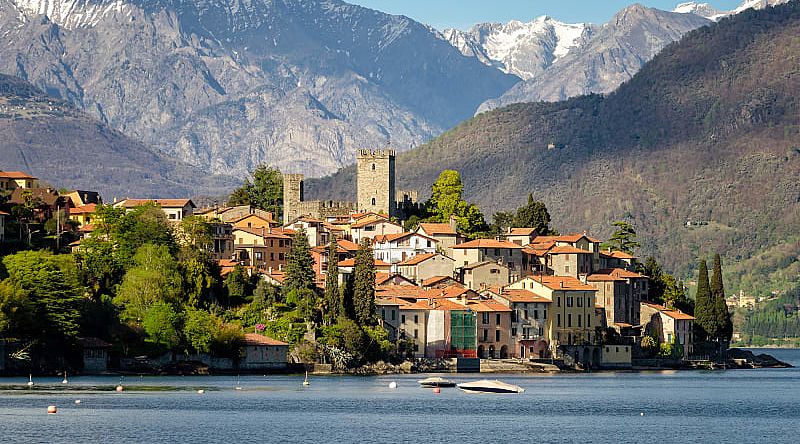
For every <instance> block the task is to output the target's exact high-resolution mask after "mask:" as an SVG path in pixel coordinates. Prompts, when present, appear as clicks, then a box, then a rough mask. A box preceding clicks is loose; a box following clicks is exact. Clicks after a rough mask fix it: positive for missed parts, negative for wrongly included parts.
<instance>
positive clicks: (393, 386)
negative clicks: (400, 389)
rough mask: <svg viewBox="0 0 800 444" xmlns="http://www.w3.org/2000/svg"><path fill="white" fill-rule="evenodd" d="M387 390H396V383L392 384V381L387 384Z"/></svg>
mask: <svg viewBox="0 0 800 444" xmlns="http://www.w3.org/2000/svg"><path fill="white" fill-rule="evenodd" d="M389 388H390V389H396V388H397V383H396V382H394V381H392V382H390V383H389Z"/></svg>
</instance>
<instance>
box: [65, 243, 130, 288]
mask: <svg viewBox="0 0 800 444" xmlns="http://www.w3.org/2000/svg"><path fill="white" fill-rule="evenodd" d="M115 250H116V249H115V248H114V244H113V242H111V241H109V240H108V239H106V238H103V237H101V236H99V235H97V236H90V237H86V238H84V239H82V240H81V245H80V248H78V251H77V252H76V253H75V261H76V263H77V264H78V269H79V270H80V273H81V276H82V280H83V282H85V283H86V284H87V285H88V286H89V288H90V289H91V290H92V292H93V293H94V295H95V296H98V295H101V294H109V293H111V292H112V290H113V289H114V287H115V286H116V285H117V284H118V283H119V282H120V281H121V280H122V277H123V275H124V273H125V270H124V268H123V266H122V264H121V263H120V262H119V260H118V258H117V254H116V251H115Z"/></svg>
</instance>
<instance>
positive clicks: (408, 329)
mask: <svg viewBox="0 0 800 444" xmlns="http://www.w3.org/2000/svg"><path fill="white" fill-rule="evenodd" d="M430 309H431V308H430V305H429V303H428V301H427V300H420V301H412V302H406V303H405V304H402V305H400V327H399V337H400V339H401V340H413V345H412V353H413V356H414V357H415V358H424V357H425V346H426V344H427V337H428V335H427V324H428V314H429V313H430Z"/></svg>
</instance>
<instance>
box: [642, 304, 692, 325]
mask: <svg viewBox="0 0 800 444" xmlns="http://www.w3.org/2000/svg"><path fill="white" fill-rule="evenodd" d="M642 304H644V305H646V306H648V307H650V308H652V309H654V310H657V311H659V312H661V313H664V314H665V315H667V316H669V317H671V318H672V319H677V320H679V321H693V320H695V317H694V316H692V315H689V314H686V313H684V312H682V311H680V310H672V309H669V308H667V307H665V306H663V305H658V304H651V303H649V302H642Z"/></svg>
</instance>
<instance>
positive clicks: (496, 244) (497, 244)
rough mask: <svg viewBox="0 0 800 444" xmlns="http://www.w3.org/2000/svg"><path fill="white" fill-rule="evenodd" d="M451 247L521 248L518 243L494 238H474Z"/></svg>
mask: <svg viewBox="0 0 800 444" xmlns="http://www.w3.org/2000/svg"><path fill="white" fill-rule="evenodd" d="M453 248H458V249H468V248H506V249H515V250H521V249H522V247H521V246H520V245H517V244H515V243H514V242H509V241H499V240H494V239H475V240H473V241H469V242H464V243H463V244H458V245H456V246H454V247H453Z"/></svg>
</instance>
